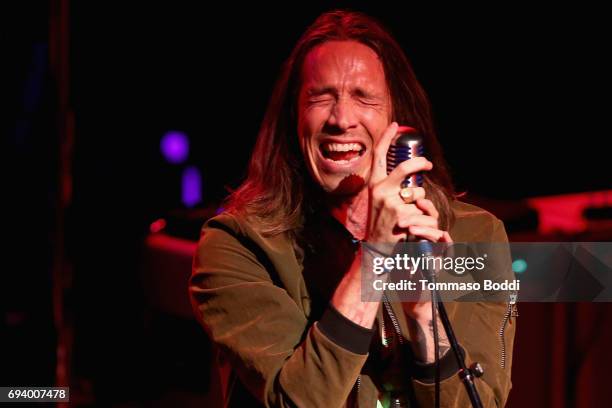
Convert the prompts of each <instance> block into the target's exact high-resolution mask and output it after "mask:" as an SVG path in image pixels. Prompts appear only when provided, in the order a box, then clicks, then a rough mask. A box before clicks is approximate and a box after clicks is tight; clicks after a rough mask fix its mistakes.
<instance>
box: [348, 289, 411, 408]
mask: <svg viewBox="0 0 612 408" xmlns="http://www.w3.org/2000/svg"><path fill="white" fill-rule="evenodd" d="M383 297H384V299H383V305H384V309H385V310H386V311H387V314H388V315H389V318H390V319H391V323H392V324H393V328H394V329H395V333H396V334H397V337H398V339H399V342H400V344H404V339H403V338H402V332H401V330H400V326H399V323H398V322H397V318H396V317H395V314H394V313H393V308H392V307H391V305H390V304H389V299H388V298H387V295H386V294H383ZM380 328H381V337H382V343H383V346H384V347H388V346H389V340H388V339H389V337H388V336H387V331H386V328H385V317H384V313H383V319H382V320H381V322H380ZM360 388H361V374H359V375H358V376H357V382H356V383H355V388H354V389H355V400H356V401H357V400H358V397H359V389H360Z"/></svg>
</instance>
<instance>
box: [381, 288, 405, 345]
mask: <svg viewBox="0 0 612 408" xmlns="http://www.w3.org/2000/svg"><path fill="white" fill-rule="evenodd" d="M383 298H384V299H383V304H384V306H385V310H387V314H388V315H389V318H390V319H391V323H392V324H393V328H394V329H395V333H396V334H397V337H398V340H399V342H400V344H404V338H403V337H402V331H401V330H400V326H399V323H398V322H397V318H396V317H395V314H394V313H393V308H392V307H391V304H389V299H388V298H387V294H386V293H383ZM383 320H384V316H383ZM383 332H384V324H383ZM385 334H386V333H385ZM383 343H384V341H383ZM387 344H388V342H387ZM387 344H385V346H386V345H387Z"/></svg>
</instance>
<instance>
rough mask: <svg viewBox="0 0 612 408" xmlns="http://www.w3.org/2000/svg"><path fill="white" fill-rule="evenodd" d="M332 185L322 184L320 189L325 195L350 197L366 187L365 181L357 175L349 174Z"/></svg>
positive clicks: (329, 183)
mask: <svg viewBox="0 0 612 408" xmlns="http://www.w3.org/2000/svg"><path fill="white" fill-rule="evenodd" d="M334 181H335V182H334V183H331V180H330V182H328V183H323V184H322V187H323V190H325V192H326V193H328V194H331V195H334V196H352V195H356V194H358V193H359V192H360V191H361V190H363V188H364V186H365V185H366V182H365V179H364V178H363V177H362V176H360V175H357V174H350V175H347V176H345V177H343V178H341V179H339V180H338V179H336V180H334Z"/></svg>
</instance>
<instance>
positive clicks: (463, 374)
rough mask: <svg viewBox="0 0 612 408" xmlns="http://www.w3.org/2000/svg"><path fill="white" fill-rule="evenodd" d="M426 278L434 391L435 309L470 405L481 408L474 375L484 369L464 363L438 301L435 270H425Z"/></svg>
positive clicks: (448, 322)
mask: <svg viewBox="0 0 612 408" xmlns="http://www.w3.org/2000/svg"><path fill="white" fill-rule="evenodd" d="M426 273H427V275H428V276H427V278H428V279H429V281H430V282H431V283H433V290H432V291H431V302H432V312H434V313H433V316H432V318H433V319H434V322H433V327H434V330H435V331H436V333H434V343H435V354H436V356H435V357H436V388H437V389H436V391H437V392H439V381H440V378H439V365H438V364H439V362H438V359H439V356H438V350H437V349H438V339H437V337H438V336H437V330H436V327H437V324H438V323H437V322H436V321H435V318H436V316H435V310H436V309H437V311H438V314H439V315H440V321H441V322H442V326H443V327H444V331H445V332H446V337H447V338H448V340H449V342H450V345H451V348H452V350H453V353H454V354H455V359H456V360H457V365H458V366H459V378H460V379H461V381H462V382H463V385H464V386H465V390H466V391H467V393H468V396H469V398H470V402H471V403H472V407H474V408H482V401H481V400H480V395H478V390H477V389H476V385H475V384H474V377H481V376H482V375H483V374H484V370H483V369H482V366H481V365H480V364H479V363H474V364H472V365H471V367H470V368H468V367H467V366H466V365H465V355H464V354H463V352H462V351H461V348H459V343H458V342H457V337H456V336H455V332H454V331H453V327H452V325H451V322H450V320H449V318H448V314H447V313H446V308H445V307H444V303H443V302H441V301H440V297H439V294H438V290H437V289H436V273H435V271H433V272H432V271H426ZM437 392H436V405H437V404H439V396H438V395H437Z"/></svg>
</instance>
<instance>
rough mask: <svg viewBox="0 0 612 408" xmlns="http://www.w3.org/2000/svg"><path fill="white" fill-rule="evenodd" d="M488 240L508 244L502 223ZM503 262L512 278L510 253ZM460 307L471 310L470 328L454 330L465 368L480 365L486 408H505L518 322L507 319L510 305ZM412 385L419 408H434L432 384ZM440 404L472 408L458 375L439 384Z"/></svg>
mask: <svg viewBox="0 0 612 408" xmlns="http://www.w3.org/2000/svg"><path fill="white" fill-rule="evenodd" d="M488 240H490V241H491V242H508V238H507V235H506V231H505V229H504V226H503V223H502V222H501V221H499V220H497V219H495V223H494V227H493V232H492V234H491V236H490V238H488ZM504 259H505V260H504V262H505V263H508V266H507V268H506V270H505V272H504V274H508V276H512V275H511V274H512V269H511V259H510V257H509V252H508V253H507V254H506V258H504ZM458 306H460V307H461V306H462V307H463V308H464V310H469V312H468V313H469V317H468V316H466V315H465V314H464V315H463V316H462V318H463V319H468V320H469V324H468V325H466V326H465V327H461V328H460V331H457V330H455V331H456V334H457V339H458V341H459V344H460V345H461V347H462V348H463V349H464V352H465V355H466V358H465V361H466V366H468V367H469V366H470V365H471V364H472V363H473V362H479V363H480V364H481V366H482V367H483V368H484V375H483V376H482V377H480V378H476V379H475V383H476V388H477V389H478V392H479V395H480V398H481V400H482V403H483V406H484V407H487V408H493V407H503V406H504V405H505V404H506V401H507V399H508V394H509V393H510V388H511V387H512V384H511V381H510V372H511V368H512V351H513V344H514V334H515V331H516V321H515V318H514V317H512V318H508V319H506V315H507V314H508V313H509V308H508V303H505V302H479V303H474V304H472V305H469V304H464V305H458ZM458 309H459V307H458V308H457V313H458V314H459V313H461V312H460V311H459V310H458ZM468 313H466V314H468ZM451 320H452V318H451ZM502 326H503V327H504V328H503V330H502ZM502 341H503V344H502ZM502 349H503V351H502ZM448 353H452V351H448ZM502 354H503V355H502ZM502 360H503V362H502ZM502 365H503V367H502ZM412 383H413V387H414V391H415V395H416V398H417V400H418V402H419V405H420V406H422V407H428V406H433V404H434V398H435V394H434V390H435V388H434V387H435V385H434V383H433V381H429V380H428V381H424V380H420V381H419V380H413V381H412ZM440 402H441V404H440V406H441V407H448V408H462V407H470V406H471V405H470V400H469V397H468V394H467V392H466V390H465V386H464V384H463V382H462V381H461V380H460V378H459V376H458V375H457V374H455V375H452V376H450V377H448V378H446V379H443V380H442V381H441V382H440Z"/></svg>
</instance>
